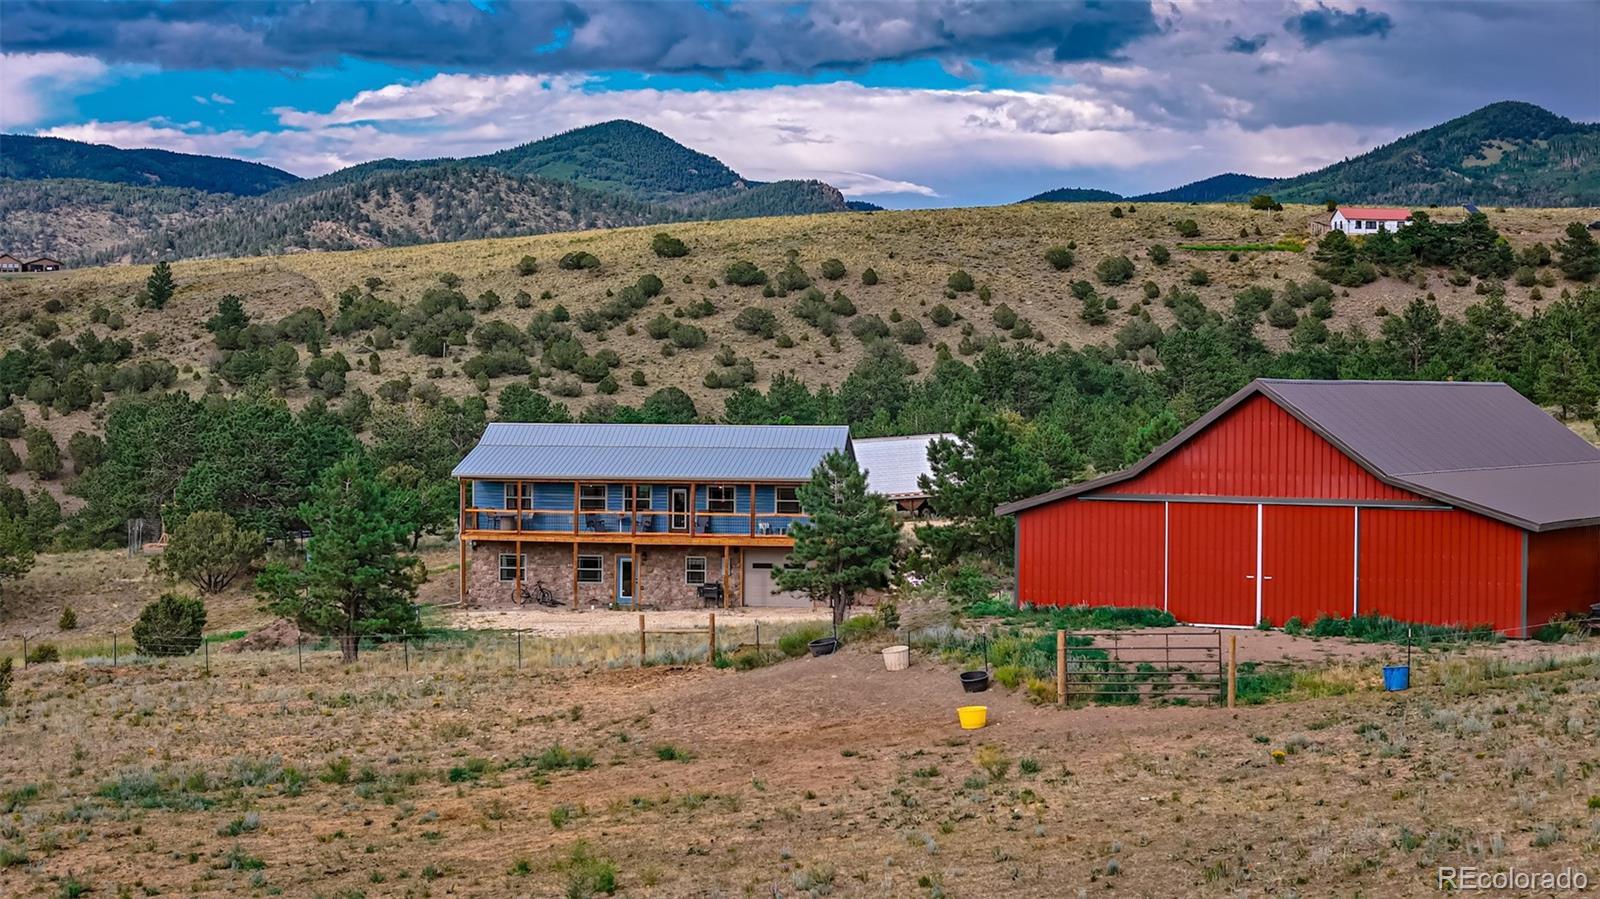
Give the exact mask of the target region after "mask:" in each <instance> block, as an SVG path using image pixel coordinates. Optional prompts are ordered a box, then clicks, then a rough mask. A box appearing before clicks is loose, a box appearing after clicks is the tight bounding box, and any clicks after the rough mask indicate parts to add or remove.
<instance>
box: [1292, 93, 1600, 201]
mask: <svg viewBox="0 0 1600 899" xmlns="http://www.w3.org/2000/svg"><path fill="white" fill-rule="evenodd" d="M1261 189H1262V190H1265V191H1266V192H1267V193H1270V194H1272V196H1273V197H1274V198H1275V199H1277V200H1279V201H1283V202H1298V203H1318V202H1322V201H1323V200H1327V199H1333V200H1338V201H1340V202H1344V203H1397V204H1401V205H1413V206H1422V205H1427V204H1432V203H1438V204H1441V205H1445V204H1449V205H1455V204H1461V203H1478V204H1491V203H1492V204H1495V205H1502V206H1594V205H1600V125H1597V124H1585V123H1581V122H1574V121H1572V120H1571V119H1567V118H1563V117H1561V116H1558V115H1556V114H1555V113H1552V112H1550V111H1549V110H1546V109H1543V108H1541V107H1538V106H1535V105H1533V104H1531V103H1510V102H1508V103H1493V104H1490V105H1489V106H1485V107H1483V108H1482V109H1480V110H1478V111H1476V112H1473V113H1469V114H1467V115H1464V116H1462V117H1460V118H1458V119H1452V120H1450V121H1448V122H1445V123H1444V124H1442V125H1437V126H1435V127H1433V128H1429V129H1427V130H1425V131H1418V132H1417V133H1415V134H1411V135H1408V136H1406V137H1403V138H1401V139H1400V140H1397V141H1395V142H1394V143H1392V144H1386V145H1384V146H1382V147H1379V148H1377V149H1376V150H1373V151H1371V152H1370V153H1363V154H1362V155H1360V156H1357V157H1356V158H1354V159H1347V160H1345V161H1343V162H1338V163H1335V164H1333V165H1330V166H1328V167H1327V168H1325V169H1321V170H1318V171H1315V172H1310V173H1307V174H1304V175H1300V176H1299V177H1296V178H1287V179H1284V180H1282V181H1278V182H1275V183H1273V184H1271V185H1268V186H1266V187H1264V188H1261Z"/></svg>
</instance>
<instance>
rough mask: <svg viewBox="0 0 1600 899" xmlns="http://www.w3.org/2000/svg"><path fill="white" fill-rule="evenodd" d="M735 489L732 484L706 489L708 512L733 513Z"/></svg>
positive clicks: (710, 486) (715, 485)
mask: <svg viewBox="0 0 1600 899" xmlns="http://www.w3.org/2000/svg"><path fill="white" fill-rule="evenodd" d="M733 509H734V487H733V486H732V485H731V484H711V485H709V486H708V487H706V511H707V512H732V511H733Z"/></svg>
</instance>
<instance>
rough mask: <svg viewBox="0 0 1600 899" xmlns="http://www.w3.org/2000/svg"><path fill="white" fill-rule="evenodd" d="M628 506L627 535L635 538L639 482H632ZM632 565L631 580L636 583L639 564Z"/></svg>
mask: <svg viewBox="0 0 1600 899" xmlns="http://www.w3.org/2000/svg"><path fill="white" fill-rule="evenodd" d="M629 505H630V506H632V507H633V508H631V509H629V510H628V528H629V530H628V533H630V534H633V535H635V536H637V535H638V533H639V482H638V481H634V482H633V501H632V502H630V503H629ZM633 564H634V566H635V567H634V570H633V579H634V582H635V583H637V582H638V580H639V569H638V567H637V566H638V564H639V563H638V562H637V561H636V562H634V563H633Z"/></svg>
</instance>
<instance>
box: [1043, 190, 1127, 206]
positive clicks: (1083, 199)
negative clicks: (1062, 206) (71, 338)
mask: <svg viewBox="0 0 1600 899" xmlns="http://www.w3.org/2000/svg"><path fill="white" fill-rule="evenodd" d="M1120 199H1122V194H1116V193H1112V192H1111V191H1109V190H1097V189H1095V188H1092V187H1058V188H1056V189H1055V190H1047V191H1045V192H1044V193H1039V194H1034V195H1033V196H1031V197H1029V198H1027V199H1026V200H1023V201H1022V202H1024V203H1114V202H1116V201H1117V200H1120Z"/></svg>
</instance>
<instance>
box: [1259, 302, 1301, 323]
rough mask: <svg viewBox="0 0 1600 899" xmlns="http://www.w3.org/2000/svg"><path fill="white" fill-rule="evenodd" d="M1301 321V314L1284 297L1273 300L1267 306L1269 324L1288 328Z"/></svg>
mask: <svg viewBox="0 0 1600 899" xmlns="http://www.w3.org/2000/svg"><path fill="white" fill-rule="evenodd" d="M1299 321H1300V316H1299V315H1297V314H1296V313H1295V311H1294V307H1293V306H1290V305H1289V304H1288V303H1287V302H1286V301H1285V300H1284V299H1283V298H1282V297H1279V298H1278V299H1276V300H1273V301H1272V305H1271V306H1268V307H1267V324H1269V325H1271V326H1273V327H1274V328H1280V329H1287V328H1292V327H1294V326H1295V324H1296V323H1297V322H1299Z"/></svg>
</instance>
